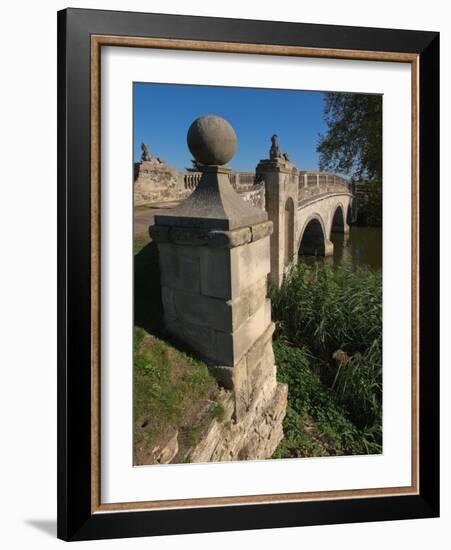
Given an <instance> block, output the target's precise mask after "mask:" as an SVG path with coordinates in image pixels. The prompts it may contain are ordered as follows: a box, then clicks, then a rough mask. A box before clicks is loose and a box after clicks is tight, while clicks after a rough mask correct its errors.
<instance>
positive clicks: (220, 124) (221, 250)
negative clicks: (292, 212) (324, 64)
mask: <svg viewBox="0 0 451 550" xmlns="http://www.w3.org/2000/svg"><path fill="white" fill-rule="evenodd" d="M235 140H236V138H235V133H234V132H233V129H232V127H231V126H230V125H229V124H228V123H227V122H226V121H225V120H224V119H221V118H220V117H214V116H210V115H209V116H206V117H200V119H197V120H196V121H194V123H193V124H192V126H191V128H190V130H189V132H188V145H189V148H190V150H191V153H192V154H193V155H194V156H195V158H196V159H197V160H198V161H199V162H200V163H202V164H203V165H204V168H203V171H202V177H201V180H200V182H199V185H198V186H197V188H196V190H195V191H194V192H193V194H192V195H191V196H190V197H189V198H188V199H186V200H185V201H184V202H183V203H182V204H180V205H179V206H178V207H176V208H174V209H173V210H171V211H169V212H167V213H165V214H160V215H157V216H155V225H154V226H153V227H151V236H152V239H154V240H155V241H156V242H157V243H158V250H159V261H160V273H161V285H162V300H163V307H164V320H165V325H166V328H167V330H168V331H169V332H170V333H172V334H173V335H174V336H175V337H176V338H177V339H179V340H180V341H182V342H184V343H185V344H187V345H188V346H189V347H190V348H191V349H192V350H193V351H195V352H196V353H197V355H198V356H199V357H200V358H201V359H203V360H205V361H206V362H207V364H208V365H209V366H210V367H211V368H212V372H214V374H215V375H216V377H217V379H218V381H219V382H220V383H221V384H222V385H223V386H224V387H225V388H226V389H228V390H233V392H234V399H235V411H234V417H235V420H236V421H237V422H238V423H239V422H243V423H244V424H243V425H248V424H249V415H257V414H258V415H260V414H263V411H267V412H270V411H271V410H272V411H273V412H274V410H275V409H274V407H276V409H277V411H278V413H277V414H276V424H275V426H274V434H273V435H272V436H271V437H270V438H269V439H268V442H267V443H266V444H265V445H266V447H265V449H266V450H265V451H264V452H263V454H268V456H270V455H271V454H272V452H274V450H275V447H276V446H277V444H278V442H279V441H280V439H281V438H282V436H283V433H282V419H283V417H284V415H285V409H286V396H287V388H286V386H285V385H281V384H277V381H276V366H275V364H274V354H273V351H272V333H273V330H274V324H273V323H272V321H271V304H270V300H269V299H268V298H267V296H266V293H267V284H266V279H267V275H268V272H269V271H270V243H269V240H270V234H271V231H272V223H271V222H270V221H268V216H267V214H266V212H265V211H263V210H260V209H258V208H255V207H253V206H251V205H250V204H249V203H247V202H245V201H243V200H242V199H241V198H240V197H239V196H238V194H237V193H236V192H235V190H234V189H233V188H232V186H231V185H230V182H229V173H230V170H229V169H228V168H225V167H224V166H222V165H223V164H225V163H226V162H228V161H229V160H230V158H231V157H232V156H233V153H234V150H235V146H236V141H235ZM230 143H232V145H231V146H227V144H230ZM246 419H247V420H246ZM246 422H247V424H246ZM258 433H259V432H258V429H257V431H256V434H257V435H255V434H254V439H255V437H257V436H258ZM265 437H266V436H265ZM257 439H258V437H257ZM260 451H261V449H260ZM260 451H259V453H254V455H255V456H259V457H262V454H261V452H260ZM251 454H252V453H251ZM254 455H253V456H254Z"/></svg>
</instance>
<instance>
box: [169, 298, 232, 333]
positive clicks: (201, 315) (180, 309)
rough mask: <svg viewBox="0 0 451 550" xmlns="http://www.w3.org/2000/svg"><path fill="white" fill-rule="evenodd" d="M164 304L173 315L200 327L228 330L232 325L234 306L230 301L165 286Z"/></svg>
mask: <svg viewBox="0 0 451 550" xmlns="http://www.w3.org/2000/svg"><path fill="white" fill-rule="evenodd" d="M161 293H162V300H163V306H164V308H165V311H167V312H168V313H169V314H170V315H171V317H173V318H177V319H178V320H179V321H181V322H187V323H190V324H192V325H198V326H200V327H210V328H213V329H216V330H220V331H224V332H227V331H229V330H230V327H231V326H232V307H231V304H230V303H229V302H226V301H224V300H219V299H217V298H211V297H210V296H204V295H202V294H198V293H193V292H186V291H184V290H177V289H171V288H167V287H163V288H162V289H161Z"/></svg>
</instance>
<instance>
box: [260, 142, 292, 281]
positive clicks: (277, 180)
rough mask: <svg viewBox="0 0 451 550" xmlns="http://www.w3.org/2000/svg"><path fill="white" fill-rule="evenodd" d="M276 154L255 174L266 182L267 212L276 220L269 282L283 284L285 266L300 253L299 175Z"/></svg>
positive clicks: (272, 239)
mask: <svg viewBox="0 0 451 550" xmlns="http://www.w3.org/2000/svg"><path fill="white" fill-rule="evenodd" d="M276 155H277V152H276V153H275V154H273V155H272V158H270V159H268V160H261V161H260V162H259V164H258V165H257V168H256V170H255V173H256V179H257V181H259V180H262V181H264V182H265V192H266V211H267V212H268V218H269V219H270V220H271V221H272V223H273V233H272V236H271V272H270V281H271V283H272V284H274V285H276V286H280V285H281V284H282V280H283V276H284V273H285V271H286V269H287V268H288V267H289V265H291V264H292V263H293V262H296V260H297V255H298V250H297V247H296V241H295V238H296V235H297V233H298V229H297V226H298V219H297V206H298V187H299V185H298V182H299V174H298V170H297V168H296V167H295V166H294V165H293V164H291V162H289V161H288V160H286V159H284V158H283V157H282V156H276ZM270 156H271V153H270Z"/></svg>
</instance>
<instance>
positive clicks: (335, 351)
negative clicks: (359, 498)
mask: <svg viewBox="0 0 451 550" xmlns="http://www.w3.org/2000/svg"><path fill="white" fill-rule="evenodd" d="M271 300H272V307H273V318H274V320H275V321H276V327H277V332H276V335H277V336H278V337H279V338H281V339H283V341H284V342H285V343H287V344H289V345H290V346H293V347H296V348H300V349H303V350H305V352H306V353H308V354H309V357H310V366H311V368H312V369H313V370H314V372H315V373H316V374H318V376H319V378H320V379H321V381H322V382H323V384H325V385H326V386H327V387H328V388H329V389H330V391H331V392H333V395H334V399H335V401H336V402H337V403H338V404H339V405H340V406H342V407H343V410H344V414H345V415H346V416H347V418H349V419H350V420H351V422H352V423H353V425H354V426H355V427H356V428H357V429H358V430H360V433H361V436H362V438H363V440H365V441H367V440H368V441H369V442H370V443H371V442H373V443H374V445H373V447H371V445H370V446H369V448H371V449H372V450H371V452H377V449H380V445H381V443H382V277H381V273H380V272H375V271H371V270H369V269H367V268H363V267H362V268H350V267H349V268H348V267H335V268H334V267H332V266H329V265H327V264H315V265H306V264H303V263H299V264H298V265H297V266H296V267H295V268H294V269H293V270H292V271H291V272H290V273H289V275H288V276H287V278H286V280H285V281H284V283H283V285H282V287H281V288H280V289H272V290H271Z"/></svg>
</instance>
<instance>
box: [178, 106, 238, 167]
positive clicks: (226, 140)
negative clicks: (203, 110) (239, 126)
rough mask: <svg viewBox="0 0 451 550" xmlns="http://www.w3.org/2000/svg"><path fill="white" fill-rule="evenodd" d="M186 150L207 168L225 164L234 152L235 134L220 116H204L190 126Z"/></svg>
mask: <svg viewBox="0 0 451 550" xmlns="http://www.w3.org/2000/svg"><path fill="white" fill-rule="evenodd" d="M187 142H188V148H189V150H190V151H191V153H192V155H193V156H194V158H195V159H196V160H197V161H198V162H200V163H201V164H205V165H207V166H212V165H222V164H227V163H228V162H229V160H230V159H231V158H232V157H233V155H234V154H235V150H236V142H237V139H236V134H235V131H234V129H233V128H232V126H230V124H229V123H228V122H227V120H225V119H223V118H222V117H220V116H216V115H204V116H201V117H199V118H196V120H195V121H194V122H193V123H192V124H191V126H190V127H189V130H188V135H187Z"/></svg>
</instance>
